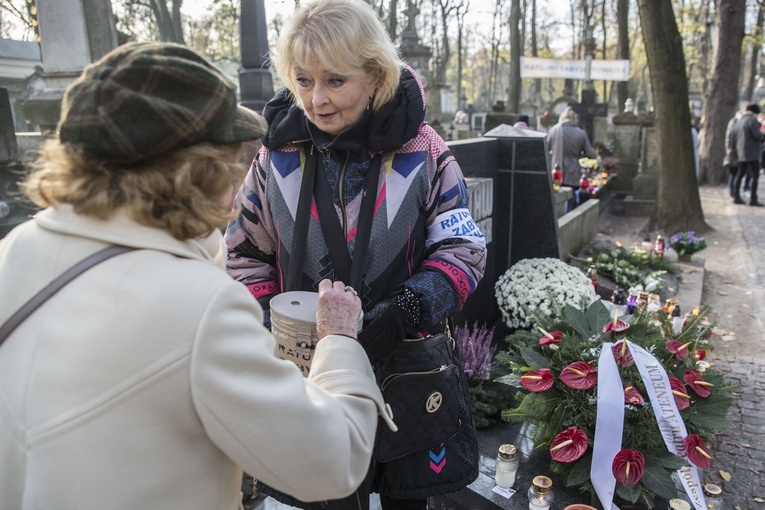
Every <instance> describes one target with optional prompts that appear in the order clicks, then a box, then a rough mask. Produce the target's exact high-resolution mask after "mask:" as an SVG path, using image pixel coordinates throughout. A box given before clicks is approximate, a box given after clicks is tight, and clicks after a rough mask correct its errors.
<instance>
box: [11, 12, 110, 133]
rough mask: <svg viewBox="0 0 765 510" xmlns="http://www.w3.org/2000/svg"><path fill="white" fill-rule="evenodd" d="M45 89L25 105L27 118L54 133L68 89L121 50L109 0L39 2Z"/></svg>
mask: <svg viewBox="0 0 765 510" xmlns="http://www.w3.org/2000/svg"><path fill="white" fill-rule="evenodd" d="M37 17H38V23H39V28H40V48H41V50H42V62H43V75H42V79H43V80H44V82H45V89H43V90H42V91H41V92H40V93H38V94H36V95H35V96H33V97H31V98H30V99H28V100H27V101H26V102H25V103H24V107H23V109H24V116H25V117H26V118H27V121H28V122H29V124H32V125H38V126H40V130H41V131H43V132H45V131H52V130H54V129H55V127H56V124H57V123H58V119H59V116H60V115H61V98H62V97H63V95H64V90H65V89H66V87H67V86H68V85H69V84H70V83H71V82H72V81H74V79H75V78H77V77H78V76H79V75H80V73H81V72H82V69H83V68H84V67H85V66H86V65H88V64H90V63H91V62H94V61H96V60H98V59H99V58H101V57H102V56H104V55H105V54H107V53H108V52H110V51H111V50H113V49H114V48H116V47H117V29H116V27H115V24H114V13H113V12H112V4H111V2H110V1H109V0H37Z"/></svg>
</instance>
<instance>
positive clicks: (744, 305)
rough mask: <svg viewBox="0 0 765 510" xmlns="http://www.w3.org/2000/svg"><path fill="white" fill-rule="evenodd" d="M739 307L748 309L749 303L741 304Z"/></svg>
mask: <svg viewBox="0 0 765 510" xmlns="http://www.w3.org/2000/svg"><path fill="white" fill-rule="evenodd" d="M741 306H743V307H744V308H749V303H741Z"/></svg>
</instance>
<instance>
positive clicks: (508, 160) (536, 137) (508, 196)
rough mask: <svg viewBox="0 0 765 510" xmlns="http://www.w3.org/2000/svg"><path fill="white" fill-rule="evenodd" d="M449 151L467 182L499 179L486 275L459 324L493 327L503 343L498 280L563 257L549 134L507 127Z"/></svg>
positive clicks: (453, 145) (457, 318)
mask: <svg viewBox="0 0 765 510" xmlns="http://www.w3.org/2000/svg"><path fill="white" fill-rule="evenodd" d="M449 149H450V150H451V152H452V154H453V155H454V157H455V159H456V160H457V162H458V163H459V164H460V167H461V168H462V172H463V174H464V175H465V176H466V177H467V176H471V177H490V178H492V179H494V186H493V187H494V199H493V204H494V205H493V214H492V233H491V239H492V241H491V243H489V245H488V247H487V248H488V255H487V261H486V272H485V273H484V277H483V280H481V282H480V283H479V285H478V288H477V289H476V290H475V292H474V293H473V294H472V295H471V296H470V298H469V299H468V301H467V303H466V304H465V307H464V308H463V310H462V311H461V312H460V313H459V314H457V315H456V316H455V322H457V323H460V322H462V323H465V322H470V324H471V325H472V323H473V322H478V323H485V324H489V325H491V324H494V325H495V326H497V330H496V331H495V336H498V337H502V336H503V334H504V333H505V332H506V330H505V329H504V324H503V323H502V321H501V315H500V312H499V308H498V307H497V304H496V299H495V297H494V284H495V283H496V281H497V278H498V277H499V276H500V275H502V274H503V273H504V272H505V271H507V269H509V268H510V266H512V265H513V264H515V263H516V262H518V261H519V260H522V259H528V258H544V257H553V258H560V256H561V250H560V243H559V238H558V221H557V218H556V213H555V201H554V195H553V189H552V179H551V176H550V172H549V169H548V159H549V158H548V156H547V138H546V134H545V133H541V132H538V131H534V130H530V129H518V128H514V127H512V126H508V125H507V124H502V125H500V126H497V127H496V128H495V129H493V130H491V131H489V132H488V133H486V134H485V135H484V137H483V138H477V139H469V140H460V141H456V142H451V143H449Z"/></svg>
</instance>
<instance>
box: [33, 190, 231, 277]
mask: <svg viewBox="0 0 765 510" xmlns="http://www.w3.org/2000/svg"><path fill="white" fill-rule="evenodd" d="M34 221H35V222H36V223H37V225H38V226H39V227H40V228H43V229H45V230H49V231H53V232H58V233H61V234H66V235H70V236H77V237H82V238H84V239H90V240H95V241H100V242H103V243H107V244H120V245H123V246H130V247H132V248H137V249H145V250H155V251H162V252H166V253H169V254H171V255H175V256H177V257H183V258H188V259H198V260H209V261H211V262H214V263H215V264H216V265H218V266H219V267H221V268H223V267H225V249H224V245H223V236H222V235H221V233H220V231H218V230H215V231H214V232H213V233H212V234H211V235H210V236H208V237H206V238H201V239H187V240H184V241H180V240H178V239H175V238H174V237H173V236H172V235H171V234H170V233H169V232H168V231H166V230H163V229H159V228H153V227H149V226H146V225H142V224H140V223H138V222H136V221H135V220H133V219H132V218H130V216H128V214H127V213H126V212H125V211H124V210H116V211H115V212H114V213H113V214H112V215H111V216H110V217H109V218H108V219H106V220H100V219H98V218H93V217H90V216H84V215H80V214H77V213H75V212H74V208H73V207H72V206H71V205H69V204H59V205H57V206H54V207H49V208H47V209H44V210H42V211H40V212H38V213H37V214H36V215H35V217H34Z"/></svg>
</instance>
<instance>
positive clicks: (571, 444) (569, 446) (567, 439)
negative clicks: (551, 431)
mask: <svg viewBox="0 0 765 510" xmlns="http://www.w3.org/2000/svg"><path fill="white" fill-rule="evenodd" d="M586 451H587V434H585V433H584V431H582V430H579V429H578V428H576V427H571V428H567V429H566V430H564V431H563V432H561V433H560V434H558V435H557V436H555V438H554V439H553V440H552V442H551V443H550V455H551V456H552V458H553V460H557V461H558V462H565V463H569V462H574V461H575V460H577V459H578V458H579V457H581V456H582V455H584V452H586Z"/></svg>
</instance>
